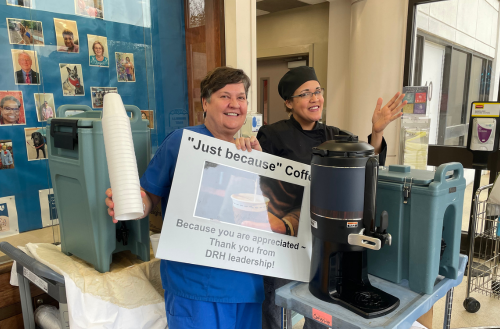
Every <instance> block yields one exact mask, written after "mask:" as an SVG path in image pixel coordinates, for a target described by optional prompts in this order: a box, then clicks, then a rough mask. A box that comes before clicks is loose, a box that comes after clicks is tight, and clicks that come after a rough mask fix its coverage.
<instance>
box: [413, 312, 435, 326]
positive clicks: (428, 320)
mask: <svg viewBox="0 0 500 329" xmlns="http://www.w3.org/2000/svg"><path fill="white" fill-rule="evenodd" d="M433 310H434V307H431V309H430V310H429V312H427V313H425V314H424V315H422V316H421V317H420V318H418V320H417V321H418V322H419V323H420V324H422V325H424V326H425V327H427V328H428V329H432V316H433Z"/></svg>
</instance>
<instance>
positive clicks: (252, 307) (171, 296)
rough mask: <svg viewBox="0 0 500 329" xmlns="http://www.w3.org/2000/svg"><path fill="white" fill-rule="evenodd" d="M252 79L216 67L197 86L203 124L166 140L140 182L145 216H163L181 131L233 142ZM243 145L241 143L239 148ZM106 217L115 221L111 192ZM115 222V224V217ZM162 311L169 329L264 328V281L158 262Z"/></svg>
mask: <svg viewBox="0 0 500 329" xmlns="http://www.w3.org/2000/svg"><path fill="white" fill-rule="evenodd" d="M249 87H250V79H249V78H248V76H247V75H246V74H245V73H244V72H243V71H242V70H238V69H233V68H229V67H220V68H217V69H215V70H214V71H212V72H210V73H208V75H207V76H206V77H205V78H204V79H203V81H202V82H201V100H202V104H203V110H204V112H205V115H206V117H205V124H203V125H199V126H192V127H186V128H183V129H178V130H175V131H174V132H172V133H171V134H170V135H168V136H167V137H166V138H165V140H164V141H163V143H162V144H161V146H160V147H159V148H158V151H157V152H156V154H155V156H154V157H153V159H152V160H151V162H150V163H149V165H148V168H147V170H146V172H145V173H144V175H143V176H142V178H141V187H142V189H143V192H142V198H143V202H144V205H145V212H144V213H145V215H144V216H143V217H145V216H146V214H148V213H149V212H150V211H151V210H152V209H153V208H154V206H155V205H156V204H157V203H158V202H160V201H161V202H162V210H163V213H165V209H166V205H167V203H168V197H169V194H170V187H171V186H172V181H173V176H174V171H175V166H176V163H177V156H178V153H179V147H180V142H181V138H182V132H183V130H185V129H187V130H191V131H194V132H197V133H200V134H203V135H206V136H210V137H215V138H218V139H221V140H224V141H228V142H234V138H233V136H234V135H235V134H236V132H237V131H238V130H239V129H240V128H241V126H242V125H243V123H244V122H245V118H246V114H247V105H248V102H247V95H248V88H249ZM242 142H243V143H242ZM238 148H239V149H243V150H248V151H249V152H250V151H251V150H252V149H255V150H258V151H260V150H261V148H260V145H259V143H258V142H257V139H256V138H255V137H253V138H251V139H246V140H244V139H243V140H241V139H240V140H239V141H238ZM106 193H107V195H108V198H107V199H106V205H107V206H108V207H109V209H108V213H109V215H110V216H113V215H114V212H113V202H112V200H111V196H112V193H111V190H108V191H106ZM113 221H114V222H116V221H115V219H114V217H113ZM161 278H162V284H163V288H164V289H165V308H166V312H167V321H168V325H169V328H170V329H200V328H204V329H219V328H224V329H259V328H261V325H262V301H263V300H264V287H263V280H262V276H260V275H255V274H249V273H243V272H236V271H230V270H224V269H219V268H213V267H206V266H200V265H193V264H187V263H180V262H173V261H168V260H162V261H161Z"/></svg>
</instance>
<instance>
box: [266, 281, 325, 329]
mask: <svg viewBox="0 0 500 329" xmlns="http://www.w3.org/2000/svg"><path fill="white" fill-rule="evenodd" d="M289 282H292V281H290V280H285V279H279V278H271V277H267V276H265V277H264V289H265V294H266V299H265V300H264V303H262V329H280V328H281V307H279V306H276V304H275V302H274V301H275V296H276V295H275V293H274V292H275V290H276V289H278V288H280V287H283V286H284V285H285V284H287V283H289ZM327 328H328V327H326V326H324V325H322V324H320V323H318V322H316V321H313V320H311V319H308V318H306V321H305V324H304V329H327Z"/></svg>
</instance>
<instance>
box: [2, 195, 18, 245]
mask: <svg viewBox="0 0 500 329" xmlns="http://www.w3.org/2000/svg"><path fill="white" fill-rule="evenodd" d="M15 234H19V227H18V224H17V209H16V199H15V197H14V196H7V197H4V198H0V239H1V238H5V237H8V236H11V235H15Z"/></svg>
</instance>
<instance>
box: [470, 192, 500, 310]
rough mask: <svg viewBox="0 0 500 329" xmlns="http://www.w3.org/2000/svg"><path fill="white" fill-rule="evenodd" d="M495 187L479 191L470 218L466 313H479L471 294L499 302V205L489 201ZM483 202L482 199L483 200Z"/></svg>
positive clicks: (477, 305) (477, 304) (476, 302)
mask: <svg viewBox="0 0 500 329" xmlns="http://www.w3.org/2000/svg"><path fill="white" fill-rule="evenodd" d="M492 188H493V184H489V185H485V186H482V187H480V188H478V189H477V191H476V194H475V195H474V200H473V201H474V209H473V211H474V212H473V215H472V217H471V221H472V223H471V224H472V225H471V227H472V231H471V235H470V243H469V259H470V260H471V261H470V262H469V266H468V273H467V293H466V298H465V300H464V304H463V305H464V307H465V309H466V310H467V312H470V313H476V312H477V311H479V309H480V307H481V304H480V303H479V302H478V301H477V300H476V299H475V298H473V297H470V294H471V293H472V292H475V291H477V292H479V293H482V294H484V295H486V296H490V297H493V298H497V299H500V274H499V273H498V267H499V263H500V250H499V247H500V245H499V243H500V236H499V234H500V231H499V222H498V217H499V215H500V213H499V212H498V210H497V208H496V206H493V205H488V204H487V202H486V199H487V196H488V195H489V193H490V191H491V189H492ZM481 199H483V200H481Z"/></svg>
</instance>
